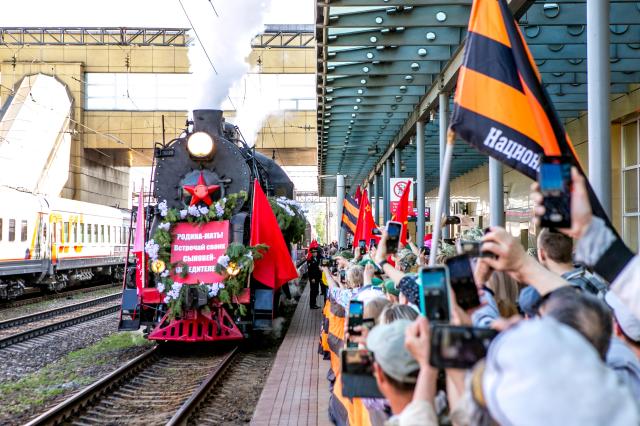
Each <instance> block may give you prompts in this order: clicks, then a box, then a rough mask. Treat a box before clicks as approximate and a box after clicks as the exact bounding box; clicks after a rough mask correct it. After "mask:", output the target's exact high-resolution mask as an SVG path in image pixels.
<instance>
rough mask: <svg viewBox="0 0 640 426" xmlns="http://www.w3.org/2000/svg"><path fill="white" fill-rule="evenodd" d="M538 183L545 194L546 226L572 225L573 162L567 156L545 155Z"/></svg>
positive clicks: (562, 226)
mask: <svg viewBox="0 0 640 426" xmlns="http://www.w3.org/2000/svg"><path fill="white" fill-rule="evenodd" d="M538 183H539V184H540V191H541V192H542V196H543V201H542V202H543V205H544V209H545V213H544V215H543V216H542V217H541V218H540V226H542V227H544V228H570V227H571V162H570V161H569V159H568V158H567V157H551V156H545V157H543V159H542V162H541V164H540V172H538Z"/></svg>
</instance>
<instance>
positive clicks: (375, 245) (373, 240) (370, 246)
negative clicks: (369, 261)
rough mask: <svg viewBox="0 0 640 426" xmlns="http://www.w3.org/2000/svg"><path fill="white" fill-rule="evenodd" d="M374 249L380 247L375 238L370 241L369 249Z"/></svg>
mask: <svg viewBox="0 0 640 426" xmlns="http://www.w3.org/2000/svg"><path fill="white" fill-rule="evenodd" d="M374 247H378V244H377V243H376V239H375V238H371V239H370V240H369V249H371V248H374Z"/></svg>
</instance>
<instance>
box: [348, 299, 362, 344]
mask: <svg viewBox="0 0 640 426" xmlns="http://www.w3.org/2000/svg"><path fill="white" fill-rule="evenodd" d="M363 315H364V304H363V303H362V302H360V301H358V300H352V301H350V302H349V322H348V323H347V330H348V331H349V334H351V335H354V336H359V335H360V334H361V332H360V331H355V330H354V328H355V327H356V326H359V325H362V316H363Z"/></svg>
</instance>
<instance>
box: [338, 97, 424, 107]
mask: <svg viewBox="0 0 640 426" xmlns="http://www.w3.org/2000/svg"><path fill="white" fill-rule="evenodd" d="M400 102H402V103H403V104H408V105H411V104H413V105H415V104H417V103H418V102H420V97H419V96H406V95H395V96H353V97H350V98H347V97H342V98H337V99H333V100H331V101H327V102H326V104H327V106H329V105H330V106H331V107H332V108H333V107H335V106H338V105H351V106H353V105H396V104H399V103H400Z"/></svg>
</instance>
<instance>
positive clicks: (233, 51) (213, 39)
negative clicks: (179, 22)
mask: <svg viewBox="0 0 640 426" xmlns="http://www.w3.org/2000/svg"><path fill="white" fill-rule="evenodd" d="M180 1H181V3H182V6H183V7H184V8H185V9H186V12H187V15H188V17H189V19H190V20H191V25H192V26H193V30H194V31H192V36H193V37H194V45H193V46H191V47H190V48H189V60H190V62H191V71H192V74H193V76H192V77H193V78H192V85H191V93H190V97H189V99H190V109H191V110H194V109H222V106H223V103H225V101H226V100H227V97H228V96H229V92H230V89H231V87H232V86H233V85H234V84H237V83H238V82H240V81H241V80H242V77H243V76H244V75H245V74H246V73H247V71H248V70H249V66H248V64H247V62H246V58H247V56H248V55H249V53H250V52H251V40H252V38H253V36H254V35H256V34H258V33H259V32H261V31H262V30H263V28H264V18H265V15H266V12H267V11H268V9H269V7H270V4H271V0H223V1H220V0H180ZM195 33H197V36H198V38H199V41H198V38H196V34H195ZM200 43H202V45H200ZM203 47H204V50H203ZM205 50H206V52H207V54H208V56H209V58H210V60H209V58H207V55H206V54H205V52H204V51H205ZM211 62H212V63H213V66H212V64H211ZM214 67H215V70H214ZM225 106H226V104H225Z"/></svg>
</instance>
